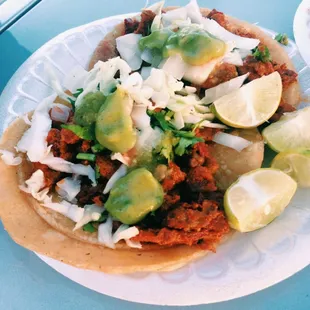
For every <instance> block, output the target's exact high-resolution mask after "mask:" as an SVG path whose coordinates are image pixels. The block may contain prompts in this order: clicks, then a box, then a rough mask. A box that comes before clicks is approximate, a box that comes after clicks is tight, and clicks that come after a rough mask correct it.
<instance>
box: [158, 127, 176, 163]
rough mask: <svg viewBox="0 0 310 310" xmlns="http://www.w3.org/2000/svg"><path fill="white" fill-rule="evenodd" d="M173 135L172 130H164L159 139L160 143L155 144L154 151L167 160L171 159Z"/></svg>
mask: <svg viewBox="0 0 310 310" xmlns="http://www.w3.org/2000/svg"><path fill="white" fill-rule="evenodd" d="M174 143H175V142H174V136H173V133H172V131H166V132H165V133H164V136H163V138H162V139H161V142H160V144H159V145H158V146H157V148H156V150H155V152H156V153H159V154H160V155H162V156H163V157H165V158H166V159H167V160H168V161H171V160H173V157H174V155H173V145H174Z"/></svg>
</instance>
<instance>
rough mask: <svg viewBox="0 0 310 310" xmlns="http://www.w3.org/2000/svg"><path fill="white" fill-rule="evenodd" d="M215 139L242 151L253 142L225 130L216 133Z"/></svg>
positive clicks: (216, 141) (219, 142)
mask: <svg viewBox="0 0 310 310" xmlns="http://www.w3.org/2000/svg"><path fill="white" fill-rule="evenodd" d="M213 141H214V142H215V143H218V144H222V145H224V146H227V147H230V148H232V149H234V150H236V151H238V152H241V151H242V150H244V149H245V148H247V147H248V146H250V145H251V144H252V142H250V141H248V140H246V139H244V138H241V137H238V136H234V135H231V134H228V133H224V132H218V133H216V134H215V135H214V137H213Z"/></svg>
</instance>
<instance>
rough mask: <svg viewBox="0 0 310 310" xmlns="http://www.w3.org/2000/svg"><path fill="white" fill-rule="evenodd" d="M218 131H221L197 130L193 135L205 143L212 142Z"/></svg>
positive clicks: (214, 129)
mask: <svg viewBox="0 0 310 310" xmlns="http://www.w3.org/2000/svg"><path fill="white" fill-rule="evenodd" d="M219 131H221V130H220V129H217V128H208V127H204V128H197V129H196V131H195V135H196V136H197V137H199V138H203V139H204V140H205V141H206V142H210V141H212V140H213V137H214V135H215V134H216V133H217V132H219Z"/></svg>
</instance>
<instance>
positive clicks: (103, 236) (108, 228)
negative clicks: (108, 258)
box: [98, 216, 115, 249]
mask: <svg viewBox="0 0 310 310" xmlns="http://www.w3.org/2000/svg"><path fill="white" fill-rule="evenodd" d="M112 228H113V221H112V218H111V216H109V217H108V219H107V221H106V222H105V223H102V224H100V225H99V226H98V241H99V242H100V243H102V244H103V245H105V246H106V247H108V248H110V249H115V245H114V242H113V237H112Z"/></svg>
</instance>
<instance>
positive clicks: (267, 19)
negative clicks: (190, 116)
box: [0, 0, 310, 310]
mask: <svg viewBox="0 0 310 310" xmlns="http://www.w3.org/2000/svg"><path fill="white" fill-rule="evenodd" d="M166 2H167V4H168V5H178V4H179V5H183V4H185V3H186V2H187V1H186V0H168V1H166ZM199 2H200V5H201V6H206V7H216V8H217V9H219V10H223V11H224V12H226V13H228V14H230V15H234V16H236V17H239V18H241V19H245V20H248V21H250V22H253V23H254V22H259V24H260V25H262V26H264V27H267V28H270V29H274V30H275V31H278V32H285V33H287V34H288V35H289V36H290V37H291V38H293V32H292V22H293V17H294V13H295V11H296V8H297V6H298V4H299V3H300V0H286V1H283V0H260V1H250V0H200V1H199ZM144 3H145V1H144V0H133V1H130V0H77V1H75V0H43V1H41V2H40V3H39V4H37V5H36V6H35V7H33V8H32V9H31V10H30V11H28V12H27V13H26V14H25V15H24V16H23V17H21V18H20V19H19V20H18V21H17V22H15V23H14V24H13V25H12V26H10V27H9V28H8V29H7V30H6V31H5V32H4V33H2V34H1V35H0V92H1V91H2V90H3V88H4V86H5V84H6V83H7V81H8V80H9V78H10V77H11V76H12V74H13V73H14V72H15V70H16V69H17V68H18V67H19V66H20V65H21V64H22V63H23V62H24V61H25V60H26V59H27V57H29V56H30V55H31V53H33V52H34V51H36V50H37V49H38V48H39V47H40V46H41V45H43V44H44V43H45V42H46V41H48V40H50V39H51V38H53V37H54V36H55V35H57V34H59V33H61V32H63V31H65V30H67V29H69V28H72V27H75V26H78V25H81V24H84V23H88V22H90V21H92V20H95V19H100V18H102V17H106V16H110V15H115V14H122V13H126V12H135V11H138V10H139V9H140V8H142V7H143V6H144ZM309 246H310V245H309ZM120 286H121V283H120ZM132 289H134V288H132ZM164 308H165V307H156V306H146V305H141V304H135V303H129V302H125V301H121V300H117V299H114V298H111V297H108V296H104V295H100V294H98V293H95V292H93V291H90V290H88V289H86V288H84V287H82V286H80V285H78V284H76V283H74V282H71V281H70V280H68V279H66V278H65V277H63V276H62V275H60V274H58V273H57V272H56V271H54V270H53V269H51V268H50V267H48V266H47V265H45V264H44V263H43V262H42V261H41V260H40V259H39V258H37V257H36V256H35V255H34V254H33V253H31V252H29V251H27V250H25V249H23V248H21V247H20V246H18V245H16V244H15V243H14V242H13V241H12V240H11V239H10V238H9V237H8V235H7V233H6V232H5V231H4V229H3V226H2V225H1V224H0V309H2V310H13V309H14V310H15V309H16V310H22V309H23V310H28V309H31V310H41V309H42V310H43V309H44V310H54V309H56V310H71V309H74V310H92V309H96V310H101V309H104V310H110V309H125V310H134V309H135V310H142V309H154V310H159V309H164ZM171 309H188V308H186V307H180V308H176V307H171ZM190 309H197V310H198V309H199V310H201V309H204V310H211V309H212V310H213V309H214V310H240V309H245V310H309V309H310V267H308V268H306V269H304V270H303V271H301V272H300V273H298V274H296V275H294V276H293V277H291V278H290V279H288V280H286V281H284V282H282V283H280V284H278V285H275V286H273V287H271V288H269V289H266V290H264V291H261V292H258V293H256V294H253V295H250V296H247V297H244V298H240V299H236V300H233V301H229V302H224V303H219V304H212V305H207V306H206V305H203V306H196V307H192V308H190Z"/></svg>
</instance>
